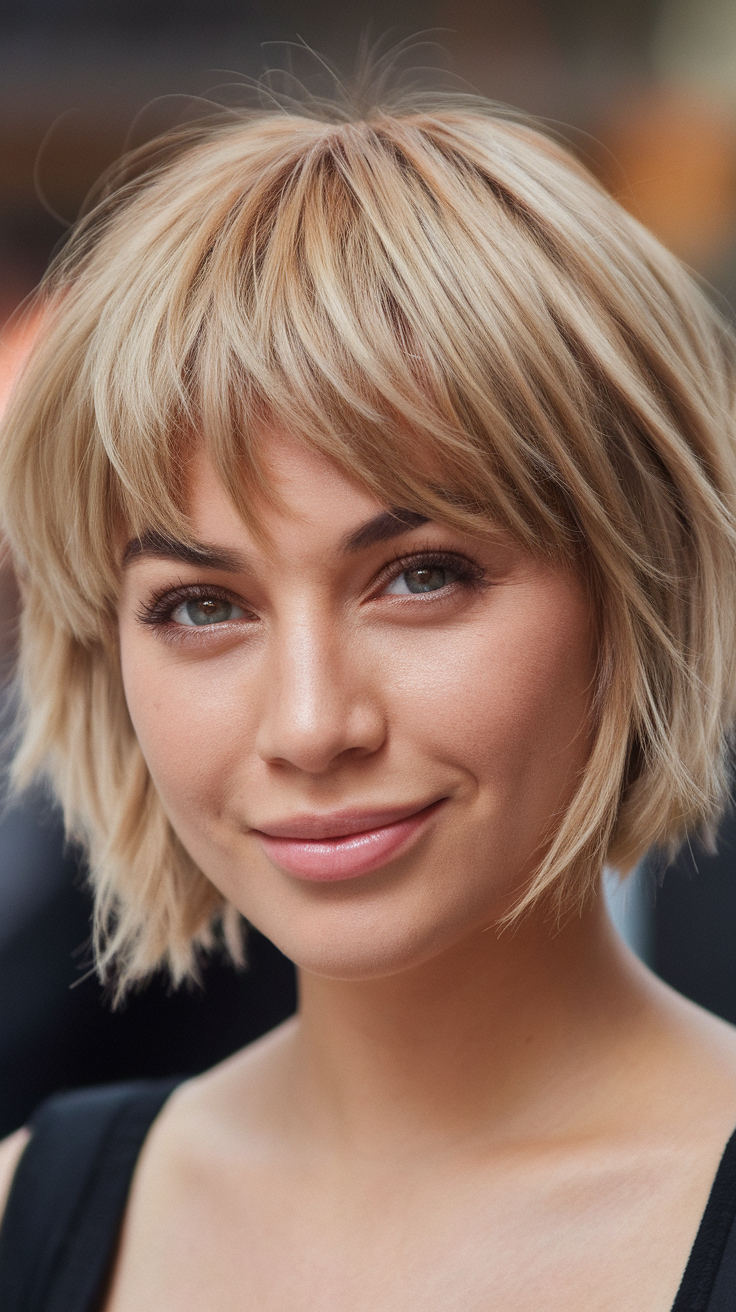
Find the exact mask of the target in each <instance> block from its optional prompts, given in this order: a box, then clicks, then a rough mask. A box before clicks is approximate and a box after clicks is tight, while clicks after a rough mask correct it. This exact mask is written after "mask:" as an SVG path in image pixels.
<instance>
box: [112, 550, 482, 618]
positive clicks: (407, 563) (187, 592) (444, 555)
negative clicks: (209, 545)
mask: <svg viewBox="0 0 736 1312" xmlns="http://www.w3.org/2000/svg"><path fill="white" fill-rule="evenodd" d="M422 568H424V569H426V568H429V569H447V570H451V571H452V573H453V574H454V575H455V579H454V580H453V583H454V584H460V585H461V586H464V587H466V588H480V587H482V586H483V585H484V583H486V582H487V579H486V575H485V572H484V570H483V569H482V568H481V566H480V565H477V564H476V563H475V562H474V561H472V560H470V559H469V558H468V557H467V556H461V555H458V554H457V553H455V552H452V551H432V550H426V551H421V552H412V554H411V555H410V556H397V557H396V559H394V560H392V561H390V562H389V564H388V565H385V566H384V568H383V569H382V570H381V571H380V573H379V574H378V575H377V576H376V578H375V579H374V581H373V583H372V585H371V586H372V587H373V588H375V587H377V586H378V587H381V586H383V587H387V586H388V584H389V583H393V582H394V581H395V580H396V579H397V578H400V577H401V575H402V574H404V573H405V572H407V571H409V570H412V569H422ZM453 583H451V584H448V585H447V587H444V588H439V589H437V591H436V592H427V593H424V594H422V593H416V594H415V595H414V597H413V598H412V602H413V603H416V602H419V603H420V604H425V605H426V604H427V602H429V603H430V604H431V603H432V601H433V599H434V598H435V597H437V595H438V594H439V593H444V594H445V595H446V594H447V592H448V591H449V590H450V588H452V587H453ZM402 600H403V599H402ZM186 601H225V602H229V603H230V604H231V605H233V606H239V607H240V608H241V609H243V610H246V611H247V609H248V607H247V606H246V605H245V603H244V602H243V601H242V600H241V599H240V598H239V597H237V596H236V595H235V594H234V593H232V592H228V590H227V589H226V588H216V587H208V586H206V585H205V584H201V583H189V584H186V583H185V584H182V585H181V586H180V587H178V588H167V589H166V590H165V591H164V592H162V593H159V594H157V595H154V596H153V597H152V598H151V599H150V600H149V601H148V602H146V603H145V604H144V605H143V606H142V607H141V609H140V610H139V612H138V616H137V618H138V620H139V621H140V623H141V624H147V625H149V627H151V628H153V629H165V628H169V627H170V628H175V629H177V630H179V629H182V628H184V627H185V626H184V625H173V624H172V615H173V614H174V611H175V610H176V609H177V607H179V606H181V604H182V603H183V602H186ZM241 622H242V621H240V620H236V621H235V623H241ZM223 627H224V624H221V625H213V626H211V627H209V628H203V629H201V630H199V632H198V635H197V636H198V637H201V636H203V635H204V633H205V632H206V633H207V634H208V636H211V635H212V632H213V630H214V629H217V628H223Z"/></svg>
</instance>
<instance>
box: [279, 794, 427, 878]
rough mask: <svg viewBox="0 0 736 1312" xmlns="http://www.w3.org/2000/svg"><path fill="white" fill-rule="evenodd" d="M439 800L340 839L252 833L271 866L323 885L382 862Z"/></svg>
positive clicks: (410, 836) (397, 849)
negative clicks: (400, 818) (389, 822)
mask: <svg viewBox="0 0 736 1312" xmlns="http://www.w3.org/2000/svg"><path fill="white" fill-rule="evenodd" d="M442 801H444V798H443V799H442ZM442 801H439V802H433V803H432V805H431V806H425V808H424V810H423V811H417V812H416V814H415V815H410V816H407V818H406V819H405V820H397V821H396V823H395V824H392V825H382V826H381V828H380V829H367V830H365V832H364V833H362V834H347V835H346V836H345V837H344V838H321V839H304V838H272V837H271V836H270V835H269V834H263V833H261V832H260V831H259V830H254V831H253V832H254V833H255V834H256V836H257V838H258V841H259V842H260V844H261V847H262V848H263V850H264V852H265V853H266V855H267V856H269V857H270V858H271V860H272V861H273V862H274V865H277V866H279V867H280V868H281V869H282V870H286V871H287V872H288V873H289V874H290V875H296V876H297V878H298V879H308V880H312V881H313V882H315V883H321V884H327V883H331V882H333V881H337V880H339V879H356V878H357V877H358V875H367V874H369V873H370V871H371V870H377V869H378V868H379V867H380V866H382V865H385V864H386V862H387V861H390V860H391V859H392V857H394V856H396V855H398V853H399V852H401V851H402V850H403V849H405V848H406V847H407V845H408V844H409V843H410V842H411V840H412V839H415V838H417V837H418V836H419V834H420V833H421V831H422V829H424V827H425V825H427V824H428V823H429V821H430V820H431V818H432V816H433V815H434V814H435V812H436V811H437V810H438V809H439V807H440V806H441V805H442Z"/></svg>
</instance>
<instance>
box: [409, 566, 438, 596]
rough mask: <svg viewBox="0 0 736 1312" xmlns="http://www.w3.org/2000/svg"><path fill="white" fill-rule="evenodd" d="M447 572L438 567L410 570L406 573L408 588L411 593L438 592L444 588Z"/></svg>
mask: <svg viewBox="0 0 736 1312" xmlns="http://www.w3.org/2000/svg"><path fill="white" fill-rule="evenodd" d="M446 576H447V571H446V570H444V569H442V568H441V567H440V566H438V565H436V566H433V567H432V568H429V567H425V568H424V569H422V568H420V569H410V570H407V571H406V574H405V578H406V586H407V587H408V589H409V591H410V592H436V591H437V589H438V588H444V586H445V583H446V582H447V577H446Z"/></svg>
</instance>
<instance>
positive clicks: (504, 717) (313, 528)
mask: <svg viewBox="0 0 736 1312" xmlns="http://www.w3.org/2000/svg"><path fill="white" fill-rule="evenodd" d="M263 440H264V442H266V443H267V447H268V457H269V462H270V467H271V470H272V476H273V479H274V481H275V483H276V485H277V488H278V492H279V494H280V497H281V508H280V509H279V510H278V511H275V510H265V509H264V511H263V522H264V524H265V527H266V529H267V533H268V542H267V544H266V545H264V544H263V543H262V542H259V541H256V540H255V539H254V537H253V536H252V534H251V533H250V532H249V531H248V529H247V528H246V527H245V525H244V523H243V522H242V520H241V519H240V518H239V516H238V514H237V511H236V510H235V509H234V507H233V505H232V504H231V502H230V501H229V499H228V497H227V494H226V493H225V491H224V490H223V488H222V486H221V485H220V483H219V482H218V480H217V478H216V476H215V473H214V471H213V469H212V467H211V466H210V464H209V463H208V461H207V459H206V458H205V457H203V456H200V457H199V458H198V459H196V460H195V461H194V462H193V466H192V478H191V505H190V509H191V517H192V522H193V525H194V531H195V534H196V538H197V541H198V542H199V543H200V544H201V553H195V554H192V553H191V552H188V551H187V550H186V549H185V548H183V547H182V546H181V545H180V544H176V543H173V542H168V541H162V540H161V539H160V538H159V539H157V538H153V537H152V538H151V539H150V540H147V539H144V540H143V542H142V543H141V544H139V545H138V546H136V547H133V546H131V547H130V548H129V550H128V553H127V555H128V560H127V564H126V566H125V570H124V584H123V591H122V598H121V605H120V643H121V652H122V666H123V678H124V683H125V692H126V697H127V701H128V706H129V708H130V714H131V716H132V719H133V724H134V726H135V730H136V733H137V735H138V738H139V741H140V744H141V747H142V750H143V753H144V755H145V758H146V760H147V762H148V766H149V768H150V771H151V774H152V776H153V779H154V781H155V784H156V787H157V789H158V791H159V794H160V796H161V799H162V801H163V804H164V806H165V808H166V811H167V813H168V815H169V817H170V819H171V822H172V824H173V826H174V828H175V830H176V831H177V833H178V834H179V836H180V838H181V840H182V842H183V843H184V845H185V846H186V847H187V849H188V850H189V852H190V853H191V855H192V857H193V858H194V860H195V861H196V862H197V864H198V865H199V866H200V868H201V869H202V870H203V871H204V873H205V874H206V875H207V876H208V878H209V879H210V880H211V881H212V882H213V884H215V885H216V886H217V887H218V889H220V890H221V892H222V893H223V894H224V895H225V896H226V897H227V898H228V899H229V900H230V901H231V902H233V903H234V904H235V905H236V906H237V907H238V908H239V909H240V911H241V912H243V914H244V915H245V916H247V918H248V919H249V920H250V921H251V922H252V923H253V924H255V925H256V926H257V927H258V928H259V929H260V930H262V931H263V933H265V934H266V935H267V936H268V937H269V938H271V939H272V940H273V941H274V942H275V943H276V944H277V945H278V947H280V948H281V950H282V951H283V952H285V953H286V954H287V955H288V956H289V957H291V958H292V959H293V960H294V961H295V962H296V963H297V964H299V965H301V966H302V967H304V968H305V969H308V970H311V971H315V972H317V973H321V974H325V975H332V976H339V977H370V976H376V975H380V974H384V973H393V972H395V971H398V970H402V969H406V968H408V967H409V966H411V965H414V964H418V963H419V962H421V961H423V960H427V959H428V958H430V957H431V956H433V955H434V954H437V953H440V952H441V951H443V950H444V949H446V948H448V947H450V946H452V945H454V944H456V943H457V942H458V941H459V940H460V939H462V938H463V937H464V936H467V935H472V934H475V933H477V932H479V931H481V930H483V929H484V928H485V927H487V926H488V925H489V924H491V923H492V922H493V921H495V920H496V919H497V918H498V917H499V915H501V914H503V912H504V911H506V910H508V909H509V907H510V905H511V902H512V900H513V898H514V896H515V895H518V893H519V890H520V889H521V888H522V887H523V885H524V883H525V882H526V881H528V880H529V878H530V876H531V875H532V874H533V872H534V869H535V868H536V866H537V864H538V862H539V859H540V854H541V852H542V851H543V849H544V844H545V841H546V840H547V837H548V835H549V831H550V826H551V824H552V823H553V821H554V818H555V817H557V816H559V815H560V813H561V811H562V809H563V808H564V806H565V804H566V802H567V801H568V800H569V798H570V797H571V795H572V792H573V789H574V786H575V781H576V777H577V775H578V772H579V771H580V768H581V766H582V765H583V764H584V762H585V759H586V756H587V752H588V748H589V722H590V703H591V689H592V682H593V674H594V665H595V654H594V642H593V636H592V624H591V614H590V607H589V604H588V600H587V598H586V595H585V592H584V589H583V587H582V585H581V583H580V582H579V581H578V580H577V579H576V578H575V577H574V576H573V575H572V574H571V573H569V572H565V571H563V570H562V569H560V568H558V567H556V566H553V565H551V564H549V563H548V562H542V561H540V560H538V559H536V558H533V557H531V556H530V555H528V554H527V553H526V552H524V551H523V550H520V549H519V548H517V547H515V546H514V545H513V544H511V543H509V542H508V541H507V540H505V539H504V538H502V537H501V536H499V537H498V538H496V539H493V538H491V537H489V538H487V539H483V540H479V539H477V538H469V537H466V536H464V535H463V534H462V533H459V532H456V531H454V530H451V529H448V528H445V527H443V526H442V525H440V524H435V523H432V522H417V521H418V517H417V516H410V515H408V514H404V515H403V516H402V514H401V512H400V510H399V509H396V508H395V513H394V514H391V513H387V508H386V506H384V505H382V504H380V503H379V502H378V501H376V500H374V499H373V497H372V496H370V495H369V494H367V493H366V492H365V491H363V490H361V489H360V488H359V487H357V486H356V485H355V484H353V483H352V482H351V481H349V480H348V479H347V478H346V477H345V476H344V475H343V474H342V473H340V472H338V470H337V469H336V468H334V467H333V466H332V465H331V464H330V463H329V462H328V461H327V460H326V459H324V458H323V457H321V456H319V455H318V454H315V453H312V452H309V451H307V450H305V449H303V448H302V447H300V446H299V445H298V444H297V443H295V442H292V441H289V440H288V439H286V438H283V437H280V436H276V435H266V436H264V439H263Z"/></svg>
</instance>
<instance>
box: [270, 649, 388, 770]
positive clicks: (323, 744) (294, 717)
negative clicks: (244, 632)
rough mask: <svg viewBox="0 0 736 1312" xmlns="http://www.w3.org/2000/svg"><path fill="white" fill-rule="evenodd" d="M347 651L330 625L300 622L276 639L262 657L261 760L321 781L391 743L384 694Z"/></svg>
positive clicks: (356, 658)
mask: <svg viewBox="0 0 736 1312" xmlns="http://www.w3.org/2000/svg"><path fill="white" fill-rule="evenodd" d="M325 629H326V630H327V631H325ZM350 645H351V644H350V643H349V642H348V640H347V638H346V636H345V635H344V634H340V633H335V632H334V631H332V629H331V628H330V626H329V625H327V626H323V627H322V628H320V627H319V626H318V625H314V624H310V623H301V624H296V625H294V626H292V627H291V628H290V629H289V631H288V632H287V633H284V632H282V633H281V634H280V635H278V636H275V638H274V641H273V643H271V644H269V650H268V652H267V653H266V655H265V671H264V689H265V693H264V697H263V701H262V703H261V705H262V712H261V716H260V721H259V725H258V731H257V736H256V747H257V751H258V754H259V756H260V757H261V759H262V760H264V761H265V762H267V763H268V764H270V765H281V766H290V767H292V768H293V769H296V770H300V771H303V772H304V773H306V774H313V775H323V774H327V773H329V772H330V771H331V770H334V769H335V768H336V766H337V765H338V764H342V763H344V762H345V761H346V760H348V759H351V758H352V759H355V760H358V759H361V758H363V757H367V756H371V755H373V754H374V753H375V752H377V751H379V750H380V748H381V747H382V746H383V744H384V741H385V738H386V720H385V715H384V713H383V710H382V707H381V705H380V693H379V690H378V689H377V688H376V687H375V681H374V680H371V679H369V678H368V677H367V670H366V663H365V661H362V662H361V660H360V656H359V653H357V652H355V651H352V652H351V651H350V650H349V647H350ZM372 685H373V686H372Z"/></svg>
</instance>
